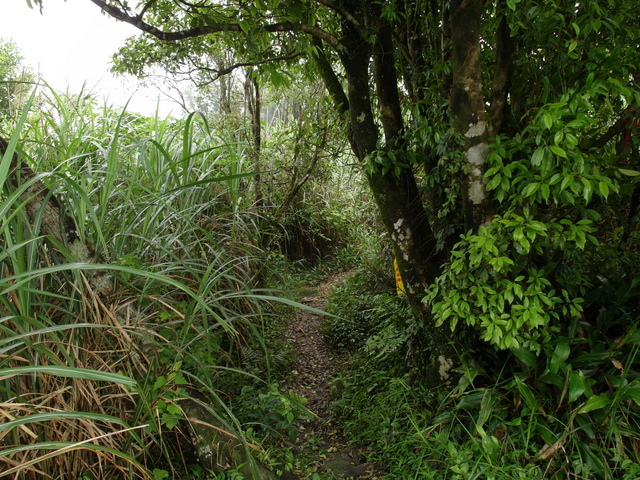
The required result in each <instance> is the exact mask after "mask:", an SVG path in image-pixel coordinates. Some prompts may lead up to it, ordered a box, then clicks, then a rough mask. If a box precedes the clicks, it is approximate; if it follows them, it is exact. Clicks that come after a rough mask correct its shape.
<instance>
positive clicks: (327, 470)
mask: <svg viewBox="0 0 640 480" xmlns="http://www.w3.org/2000/svg"><path fill="white" fill-rule="evenodd" d="M344 276H346V274H342V275H336V276H334V277H332V278H330V279H329V280H327V281H326V282H324V283H322V284H321V285H320V286H319V287H318V288H317V289H315V288H314V289H308V290H305V292H304V293H305V294H306V296H303V298H302V299H301V300H300V302H301V303H303V304H304V305H306V306H308V307H311V308H314V309H317V310H323V311H324V308H325V303H326V298H327V296H328V295H329V291H330V286H331V285H332V284H333V283H335V282H337V281H339V280H340V279H341V278H343V277H344ZM322 319H323V315H321V314H319V313H315V312H313V311H309V310H303V309H300V310H299V311H298V312H297V314H296V315H295V316H294V317H293V318H292V320H291V321H290V322H289V324H288V325H287V327H286V330H285V334H286V337H287V341H288V342H289V345H290V347H291V348H292V349H293V350H294V351H295V353H296V360H295V361H294V363H293V365H292V372H291V376H290V378H289V380H288V382H287V383H286V385H284V387H285V391H293V392H295V393H296V394H298V395H301V396H302V397H304V398H305V399H306V400H307V403H306V407H307V408H308V409H309V411H310V412H311V414H312V418H311V419H310V420H303V421H300V422H299V423H298V424H297V425H296V426H297V428H298V437H297V439H296V442H295V445H294V446H293V450H294V455H295V457H296V458H305V459H306V460H307V462H308V465H309V466H310V467H312V468H313V469H314V470H317V471H318V472H319V473H320V474H321V475H322V478H335V479H350V478H354V479H380V480H382V479H383V478H384V477H383V476H382V473H381V468H380V467H379V466H377V465H374V464H372V463H367V462H366V460H365V458H364V457H363V455H362V453H361V449H359V448H358V447H356V446H354V445H353V444H352V443H351V442H350V441H349V439H347V438H346V437H345V436H344V433H343V431H342V428H341V426H340V422H339V420H338V419H336V418H335V416H334V414H333V412H332V410H331V402H332V400H333V395H332V381H333V379H334V378H336V376H337V375H338V373H339V372H340V370H341V369H342V367H343V365H344V363H345V361H346V359H345V358H343V357H341V356H340V355H337V354H336V353H334V352H333V351H332V349H331V346H330V345H329V344H328V343H327V341H326V340H325V338H324V335H323V334H322ZM316 478H317V477H316Z"/></svg>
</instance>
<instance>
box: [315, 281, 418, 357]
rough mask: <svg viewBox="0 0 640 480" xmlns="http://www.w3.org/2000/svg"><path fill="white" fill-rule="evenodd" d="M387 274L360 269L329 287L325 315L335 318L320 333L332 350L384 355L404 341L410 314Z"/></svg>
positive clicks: (327, 322) (326, 323) (325, 324)
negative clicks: (329, 292) (368, 350)
mask: <svg viewBox="0 0 640 480" xmlns="http://www.w3.org/2000/svg"><path fill="white" fill-rule="evenodd" d="M391 273H393V272H392V270H391V268H390V269H389V272H387V273H386V275H385V274H384V273H382V274H381V272H379V271H375V270H372V269H363V270H361V271H358V272H357V273H355V274H354V275H352V276H351V277H348V278H346V279H345V280H343V281H342V282H340V283H339V284H337V285H336V286H334V287H333V290H332V293H331V296H330V297H329V300H328V302H327V311H328V312H329V313H331V314H333V315H335V317H330V318H328V319H327V320H326V321H325V323H324V324H323V331H324V334H325V336H326V338H327V340H328V341H329V343H330V344H331V345H332V346H333V347H334V348H336V349H337V350H339V351H340V350H347V351H353V350H356V349H358V348H360V347H363V346H365V345H366V346H367V348H369V349H370V350H371V351H372V352H376V355H384V354H385V352H387V351H388V350H389V348H390V347H391V346H393V345H396V346H397V345H398V340H399V339H402V341H404V330H405V328H406V325H408V324H409V323H410V322H409V319H410V318H411V314H410V311H409V307H408V304H407V301H406V299H405V298H404V297H402V296H398V295H397V294H396V290H395V285H394V283H393V282H394V280H393V277H391V276H390V274H391ZM385 340H388V341H389V342H388V343H387V342H385Z"/></svg>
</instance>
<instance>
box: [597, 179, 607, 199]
mask: <svg viewBox="0 0 640 480" xmlns="http://www.w3.org/2000/svg"><path fill="white" fill-rule="evenodd" d="M598 188H599V190H600V194H601V195H602V196H603V197H605V198H606V197H608V196H609V184H608V183H607V182H600V183H599V184H598Z"/></svg>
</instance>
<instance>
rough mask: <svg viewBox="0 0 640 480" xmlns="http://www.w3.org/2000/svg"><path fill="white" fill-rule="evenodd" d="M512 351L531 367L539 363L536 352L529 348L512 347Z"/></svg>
mask: <svg viewBox="0 0 640 480" xmlns="http://www.w3.org/2000/svg"><path fill="white" fill-rule="evenodd" d="M511 353H513V355H514V356H515V357H517V359H518V360H520V361H521V362H522V363H523V364H524V365H526V366H527V367H529V368H534V367H535V366H536V364H537V358H536V356H535V354H534V353H533V352H531V351H529V350H525V349H524V348H512V349H511Z"/></svg>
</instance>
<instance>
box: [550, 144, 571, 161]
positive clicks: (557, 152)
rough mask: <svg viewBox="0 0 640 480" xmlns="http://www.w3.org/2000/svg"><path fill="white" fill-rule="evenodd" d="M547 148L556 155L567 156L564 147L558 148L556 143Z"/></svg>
mask: <svg viewBox="0 0 640 480" xmlns="http://www.w3.org/2000/svg"><path fill="white" fill-rule="evenodd" d="M549 149H550V150H551V151H552V152H553V153H554V154H555V155H557V156H558V157H562V158H567V152H565V151H564V149H562V148H560V147H559V146H557V145H551V146H550V147H549Z"/></svg>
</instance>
